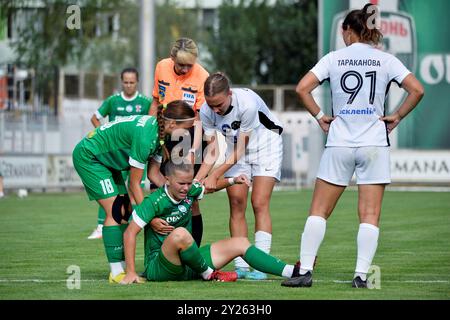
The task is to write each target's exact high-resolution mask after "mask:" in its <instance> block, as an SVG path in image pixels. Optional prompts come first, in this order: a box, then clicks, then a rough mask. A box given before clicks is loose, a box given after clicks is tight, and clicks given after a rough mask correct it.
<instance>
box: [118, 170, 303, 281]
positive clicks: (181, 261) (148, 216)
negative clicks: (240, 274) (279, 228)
mask: <svg viewBox="0 0 450 320" xmlns="http://www.w3.org/2000/svg"><path fill="white" fill-rule="evenodd" d="M193 177H194V170H193V166H192V165H190V164H174V163H173V162H169V163H168V164H167V165H166V179H167V182H166V184H165V185H164V186H163V187H161V188H159V189H158V190H157V191H155V192H153V193H151V194H150V195H147V196H146V197H145V199H144V201H143V202H142V203H141V204H140V205H138V206H136V207H135V210H134V211H133V213H132V218H131V219H130V221H129V225H128V228H127V230H126V232H125V234H124V247H125V248H124V249H125V260H126V276H125V277H124V278H123V280H122V281H121V282H120V283H122V284H129V283H133V282H136V283H139V282H141V281H142V279H141V278H140V277H139V276H138V275H137V273H136V271H135V252H136V238H137V234H138V233H139V232H140V231H141V229H142V228H144V232H145V246H144V248H145V272H144V274H145V276H146V277H147V279H148V280H151V281H174V280H179V281H183V280H193V279H200V278H202V279H203V280H218V281H227V282H229V281H236V279H237V274H236V272H234V271H231V272H224V271H219V269H220V268H222V267H223V266H225V265H226V264H228V263H229V262H230V261H232V260H233V259H234V258H236V257H238V256H241V257H242V258H243V259H244V260H245V261H247V262H248V264H249V265H251V266H252V267H254V268H256V269H258V270H261V271H263V272H267V273H270V274H274V275H278V276H283V277H286V278H290V277H292V276H295V275H298V268H296V267H294V265H288V264H286V263H285V262H283V261H280V260H279V259H277V258H275V257H273V256H271V255H268V254H266V253H265V252H263V251H261V250H260V249H258V248H256V247H255V246H253V245H251V244H250V242H249V241H248V239H247V238H245V237H233V238H228V239H224V240H220V241H217V242H214V243H213V244H211V245H205V246H202V247H200V248H198V247H197V244H196V243H195V241H194V239H193V238H192V235H191V224H192V203H193V202H194V200H200V199H202V197H203V194H204V193H205V191H206V192H214V191H217V190H219V189H223V188H226V187H228V186H230V185H232V184H234V183H239V184H242V183H246V184H250V183H249V180H248V178H247V177H246V176H245V175H240V176H238V177H235V178H230V179H220V180H219V183H218V184H217V188H216V189H215V190H205V188H204V186H202V184H201V183H199V182H193ZM154 217H160V218H162V219H164V220H166V221H167V222H168V223H169V224H170V225H171V226H172V227H173V228H174V229H173V231H170V233H169V234H168V235H162V234H158V233H156V232H155V231H153V229H152V228H150V227H149V225H148V223H149V222H150V221H151V220H152V219H153V218H154Z"/></svg>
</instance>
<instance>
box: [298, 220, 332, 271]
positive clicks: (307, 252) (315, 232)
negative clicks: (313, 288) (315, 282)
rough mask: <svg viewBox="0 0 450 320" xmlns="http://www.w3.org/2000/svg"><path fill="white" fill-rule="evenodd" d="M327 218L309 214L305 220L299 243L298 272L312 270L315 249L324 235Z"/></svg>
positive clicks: (317, 248) (315, 253)
mask: <svg viewBox="0 0 450 320" xmlns="http://www.w3.org/2000/svg"><path fill="white" fill-rule="evenodd" d="M326 227H327V220H325V219H324V218H322V217H319V216H309V217H308V219H307V220H306V224H305V229H304V230H303V234H302V241H301V245H300V263H301V265H300V274H301V275H303V274H305V273H307V272H308V271H312V270H313V267H314V260H315V259H316V255H317V251H319V247H320V244H321V243H322V240H323V238H324V236H325V230H326Z"/></svg>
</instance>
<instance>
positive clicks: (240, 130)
mask: <svg viewBox="0 0 450 320" xmlns="http://www.w3.org/2000/svg"><path fill="white" fill-rule="evenodd" d="M204 93H205V100H206V102H205V103H204V104H203V105H202V107H201V109H200V119H201V121H202V125H203V129H204V131H205V135H206V136H207V139H208V140H209V145H208V147H207V148H206V155H205V157H204V161H203V164H202V166H201V168H200V170H199V172H198V173H197V175H196V179H199V180H202V179H205V177H206V176H207V175H208V173H209V175H208V177H206V179H205V180H204V184H205V186H206V188H208V189H215V185H216V183H217V180H218V179H219V178H220V177H221V176H222V175H223V176H224V177H227V178H232V177H237V176H239V175H240V174H245V175H247V176H248V177H251V179H252V181H253V187H252V191H253V192H252V196H251V201H252V207H253V212H254V214H255V245H256V247H257V248H259V249H261V250H263V251H265V252H266V253H269V252H270V247H271V243H272V221H271V217H270V211H269V206H270V197H271V194H272V190H273V187H274V185H275V183H276V182H278V181H280V176H281V161H282V156H283V152H282V151H283V141H282V138H281V133H282V131H283V128H282V126H281V123H280V121H279V120H278V119H277V118H276V117H275V116H274V115H273V114H272V113H271V112H270V110H269V108H268V107H267V105H266V104H265V103H264V101H263V100H262V99H261V98H260V97H259V96H258V95H257V94H256V93H255V92H253V91H252V90H250V89H232V90H231V89H230V81H229V80H228V78H227V77H226V76H225V75H224V74H223V73H220V72H219V73H215V74H213V75H211V76H209V77H208V79H206V81H205V86H204ZM217 132H219V133H221V134H223V135H224V136H225V140H226V144H227V150H226V154H225V158H226V160H225V163H223V164H221V165H220V166H218V167H217V168H215V169H213V170H212V171H211V172H209V171H210V170H211V169H212V167H213V165H214V162H215V160H216V158H215V159H213V160H211V159H212V158H214V157H212V155H213V154H215V155H218V152H217V151H218V150H217V144H216V141H217V140H216V134H217ZM213 146H216V147H215V148H214V147H213ZM227 193H228V198H229V202H230V211H231V212H230V232H231V236H232V237H247V222H246V220H245V210H246V207H247V196H248V186H246V185H233V186H230V187H228V188H227ZM235 266H236V271H237V272H238V275H239V277H240V278H244V277H245V278H247V279H253V280H260V279H265V278H266V275H265V274H264V273H261V272H258V271H257V270H255V271H253V272H250V270H249V265H248V264H247V263H246V262H245V261H243V260H242V259H241V258H237V259H235Z"/></svg>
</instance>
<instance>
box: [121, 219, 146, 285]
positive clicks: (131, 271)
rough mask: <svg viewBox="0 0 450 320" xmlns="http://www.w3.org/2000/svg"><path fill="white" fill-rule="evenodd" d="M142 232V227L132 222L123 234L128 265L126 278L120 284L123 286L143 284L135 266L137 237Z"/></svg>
mask: <svg viewBox="0 0 450 320" xmlns="http://www.w3.org/2000/svg"><path fill="white" fill-rule="evenodd" d="M140 231H141V227H139V226H138V225H137V224H136V222H134V221H131V222H130V223H129V224H128V227H127V230H126V231H125V233H124V234H123V245H124V251H125V262H126V264H127V268H126V272H127V274H126V276H125V278H123V279H122V281H121V282H120V283H121V284H130V283H141V282H142V281H141V279H140V277H139V276H138V275H137V273H136V264H135V256H136V237H137V235H138V233H139V232H140Z"/></svg>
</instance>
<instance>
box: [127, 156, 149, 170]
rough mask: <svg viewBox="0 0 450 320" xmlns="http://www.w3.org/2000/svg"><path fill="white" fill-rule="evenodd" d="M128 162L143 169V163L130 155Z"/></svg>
mask: <svg viewBox="0 0 450 320" xmlns="http://www.w3.org/2000/svg"><path fill="white" fill-rule="evenodd" d="M128 163H129V164H130V166H132V167H135V168H139V169H142V170H144V169H145V163H140V162H139V161H136V160H134V159H133V158H131V157H130V159H129V160H128Z"/></svg>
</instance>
